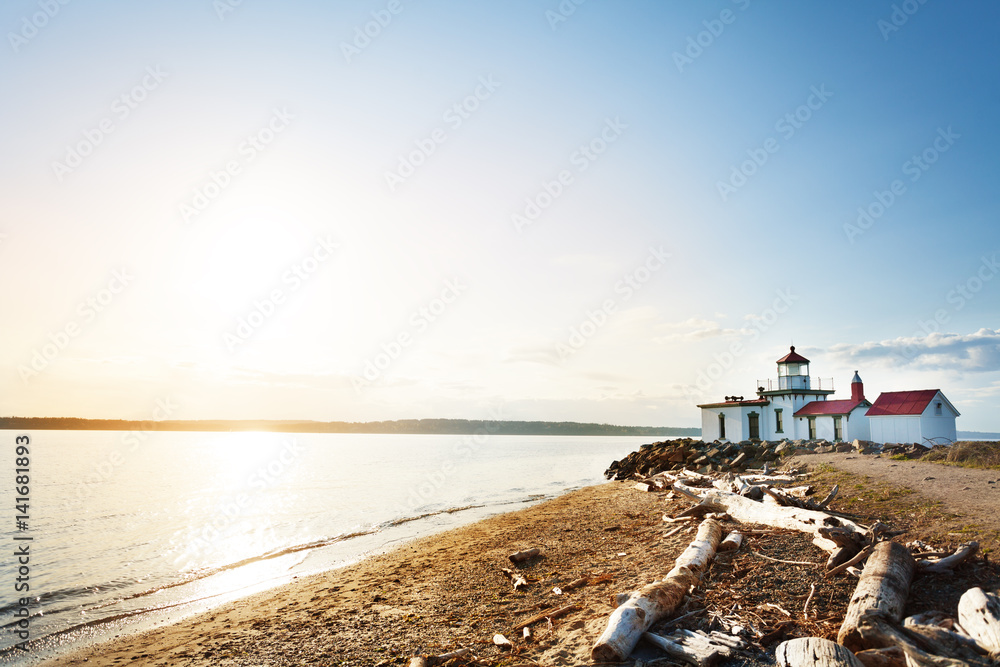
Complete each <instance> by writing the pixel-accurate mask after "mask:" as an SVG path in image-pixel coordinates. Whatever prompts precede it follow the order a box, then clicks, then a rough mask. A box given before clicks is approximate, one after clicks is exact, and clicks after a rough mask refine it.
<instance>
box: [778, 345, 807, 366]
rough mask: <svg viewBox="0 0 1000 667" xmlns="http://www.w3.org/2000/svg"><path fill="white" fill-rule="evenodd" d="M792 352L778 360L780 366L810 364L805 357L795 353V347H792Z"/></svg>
mask: <svg viewBox="0 0 1000 667" xmlns="http://www.w3.org/2000/svg"><path fill="white" fill-rule="evenodd" d="M789 349H790V350H791V352H789V353H788V354H786V355H785V356H783V357H782V358H781V359H778V363H779V364H791V363H795V364H808V363H809V360H808V359H806V358H805V357H803V356H802V355H801V354H799V353H798V352H796V351H795V346H794V345H792V346H791V347H790V348H789Z"/></svg>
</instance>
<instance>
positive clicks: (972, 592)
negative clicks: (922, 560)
mask: <svg viewBox="0 0 1000 667" xmlns="http://www.w3.org/2000/svg"><path fill="white" fill-rule="evenodd" d="M958 623H959V625H961V626H962V629H963V630H965V631H966V632H967V633H968V634H969V636H971V637H972V638H973V639H975V640H976V642H977V643H978V644H979V645H980V646H982V647H983V648H984V649H986V650H987V651H989V652H990V655H991V656H993V659H994V660H1000V595H997V594H996V593H986V592H984V591H983V589H981V588H970V589H969V590H967V591H965V593H964V594H963V595H962V598H961V599H960V600H959V601H958Z"/></svg>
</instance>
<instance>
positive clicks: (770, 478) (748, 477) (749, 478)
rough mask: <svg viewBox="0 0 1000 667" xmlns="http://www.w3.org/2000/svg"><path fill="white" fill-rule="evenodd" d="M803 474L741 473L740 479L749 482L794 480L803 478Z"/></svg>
mask: <svg viewBox="0 0 1000 667" xmlns="http://www.w3.org/2000/svg"><path fill="white" fill-rule="evenodd" d="M802 477H803V475H740V479H742V480H743V481H745V482H746V483H747V484H760V483H761V482H794V481H796V480H798V479H801V478H802Z"/></svg>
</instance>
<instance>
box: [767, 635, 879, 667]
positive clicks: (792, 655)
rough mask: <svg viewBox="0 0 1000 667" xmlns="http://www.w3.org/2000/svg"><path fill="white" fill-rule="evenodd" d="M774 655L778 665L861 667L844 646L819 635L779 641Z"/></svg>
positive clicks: (782, 666)
mask: <svg viewBox="0 0 1000 667" xmlns="http://www.w3.org/2000/svg"><path fill="white" fill-rule="evenodd" d="M774 657H775V660H777V662H778V665H779V667H863V665H862V663H861V661H860V660H858V659H857V658H855V657H854V654H853V653H851V652H850V651H849V650H847V648H846V647H844V646H841V645H840V644H837V643H835V642H832V641H830V640H829V639H821V638H820V637H800V638H798V639H789V640H788V641H784V642H781V643H780V644H778V648H777V649H775V652H774Z"/></svg>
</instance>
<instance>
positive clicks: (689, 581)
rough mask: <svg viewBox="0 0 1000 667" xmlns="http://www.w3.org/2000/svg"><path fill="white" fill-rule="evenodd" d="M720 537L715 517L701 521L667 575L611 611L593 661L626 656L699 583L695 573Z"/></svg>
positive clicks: (618, 660)
mask: <svg viewBox="0 0 1000 667" xmlns="http://www.w3.org/2000/svg"><path fill="white" fill-rule="evenodd" d="M720 539H722V527H721V526H720V525H719V523H718V522H717V521H715V520H714V519H706V520H705V521H703V522H702V523H701V525H700V526H699V527H698V534H697V536H696V537H695V539H694V541H693V542H691V544H689V545H688V547H687V549H685V550H684V553H682V554H681V555H680V557H678V558H677V561H676V563H675V564H674V568H673V569H672V570H670V572H668V573H667V576H666V577H664V578H663V579H662V580H661V581H654V582H653V583H651V584H648V585H646V586H644V587H643V588H641V589H640V590H638V591H636V592H635V593H633V594H632V595H631V596H630V597H629V599H628V600H627V601H626V602H625V603H624V604H622V605H621V606H620V607H618V608H617V609H615V610H614V612H612V614H611V617H610V618H609V619H608V625H607V628H606V629H605V630H604V633H603V634H602V635H601V636H600V637H599V638H598V640H597V642H596V643H595V644H594V647H593V648H592V649H591V657H592V658H593V660H594V662H621V661H622V660H624V659H625V658H627V657H628V655H629V654H630V653H631V652H632V649H634V648H635V646H636V644H638V643H639V639H640V638H641V637H642V635H643V633H644V632H646V630H648V629H649V627H650V626H651V625H652V624H653V623H655V622H656V621H658V620H659V619H660V618H662V617H663V616H665V615H666V614H669V613H670V612H671V611H673V610H674V609H676V608H677V605H679V604H680V602H681V600H683V599H684V596H685V595H686V594H687V590H688V588H689V587H690V586H693V585H694V584H696V583H697V582H698V573H700V572H701V571H702V570H704V569H705V567H706V566H707V565H708V562H709V561H710V560H711V559H712V557H713V556H714V555H715V549H716V547H718V546H719V540H720Z"/></svg>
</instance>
